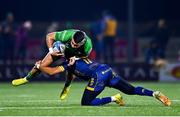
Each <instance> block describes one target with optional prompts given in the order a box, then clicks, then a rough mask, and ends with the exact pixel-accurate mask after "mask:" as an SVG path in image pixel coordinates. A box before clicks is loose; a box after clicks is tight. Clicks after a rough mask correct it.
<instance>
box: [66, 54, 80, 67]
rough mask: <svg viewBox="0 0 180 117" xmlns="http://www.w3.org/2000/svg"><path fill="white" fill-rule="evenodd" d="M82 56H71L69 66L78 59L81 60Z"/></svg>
mask: <svg viewBox="0 0 180 117" xmlns="http://www.w3.org/2000/svg"><path fill="white" fill-rule="evenodd" d="M79 59H80V58H76V57H75V56H73V57H71V58H70V59H69V63H68V66H71V65H74V63H75V61H76V60H79Z"/></svg>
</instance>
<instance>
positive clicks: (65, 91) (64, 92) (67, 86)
mask: <svg viewBox="0 0 180 117" xmlns="http://www.w3.org/2000/svg"><path fill="white" fill-rule="evenodd" d="M66 74H67V75H66V82H65V84H64V88H63V90H62V92H61V94H60V100H64V99H65V98H66V97H67V95H68V93H69V90H70V87H71V82H72V81H73V79H74V78H75V77H74V76H73V74H72V73H70V72H68V71H67V73H66Z"/></svg>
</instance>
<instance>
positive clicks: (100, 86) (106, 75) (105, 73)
mask: <svg viewBox="0 0 180 117" xmlns="http://www.w3.org/2000/svg"><path fill="white" fill-rule="evenodd" d="M119 79H120V78H119V76H117V75H116V74H115V73H114V72H113V71H112V69H111V67H109V66H107V65H105V66H101V67H99V68H98V69H97V70H96V72H95V73H94V77H92V78H91V79H90V80H89V83H88V85H87V87H86V89H88V90H90V91H102V90H104V88H105V87H106V86H108V87H112V86H113V85H114V84H116V83H117V82H118V81H119Z"/></svg>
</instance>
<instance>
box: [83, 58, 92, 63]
mask: <svg viewBox="0 0 180 117" xmlns="http://www.w3.org/2000/svg"><path fill="white" fill-rule="evenodd" d="M83 61H84V62H86V63H87V64H90V63H92V61H90V60H89V59H88V58H85V59H83Z"/></svg>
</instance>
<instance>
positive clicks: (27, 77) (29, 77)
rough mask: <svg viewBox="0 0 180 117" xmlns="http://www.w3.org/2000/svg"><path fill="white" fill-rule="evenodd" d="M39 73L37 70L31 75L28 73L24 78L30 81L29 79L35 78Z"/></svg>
mask: <svg viewBox="0 0 180 117" xmlns="http://www.w3.org/2000/svg"><path fill="white" fill-rule="evenodd" d="M39 73H40V70H38V71H37V72H36V73H32V72H31V71H30V72H29V73H28V74H27V76H26V77H25V78H26V80H30V79H31V78H33V77H35V76H37V75H38V74H39Z"/></svg>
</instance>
